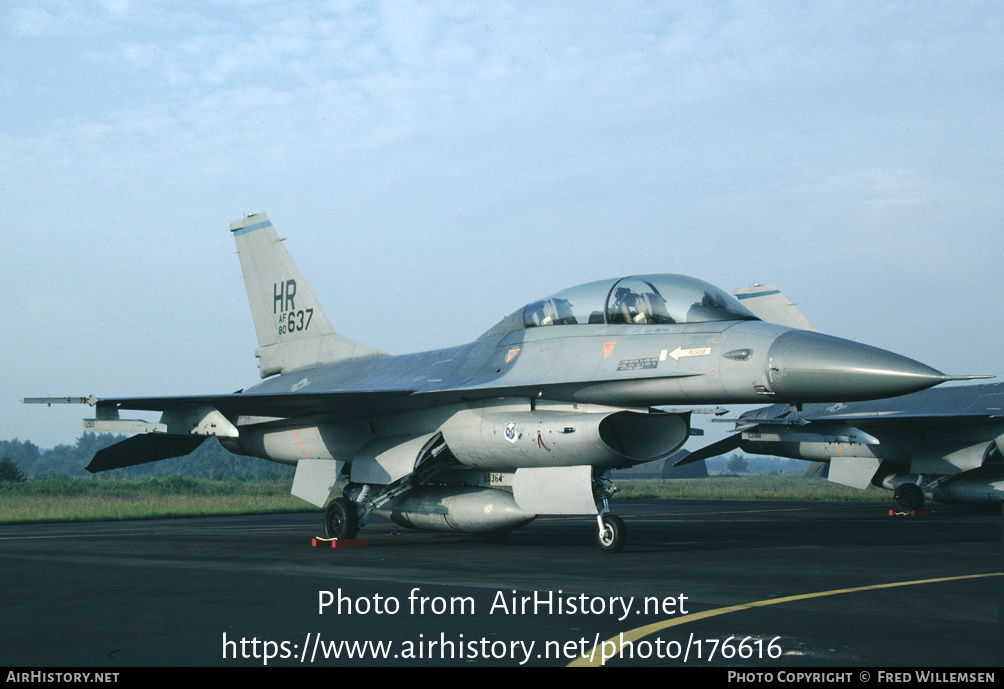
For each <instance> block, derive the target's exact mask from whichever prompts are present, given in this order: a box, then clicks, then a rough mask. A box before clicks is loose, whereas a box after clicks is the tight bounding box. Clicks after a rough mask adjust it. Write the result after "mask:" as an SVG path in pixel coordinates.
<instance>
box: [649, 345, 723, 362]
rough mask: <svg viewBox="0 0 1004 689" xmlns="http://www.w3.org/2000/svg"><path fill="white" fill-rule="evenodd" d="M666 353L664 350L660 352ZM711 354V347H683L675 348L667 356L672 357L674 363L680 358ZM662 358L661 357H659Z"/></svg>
mask: <svg viewBox="0 0 1004 689" xmlns="http://www.w3.org/2000/svg"><path fill="white" fill-rule="evenodd" d="M662 351H664V352H665V351H666V350H662ZM710 354H711V347H696V348H694V349H684V348H683V347H677V348H676V349H674V350H673V351H672V352H670V353H669V356H671V357H673V360H674V361H679V360H680V357H683V356H708V355H710ZM660 358H662V357H660Z"/></svg>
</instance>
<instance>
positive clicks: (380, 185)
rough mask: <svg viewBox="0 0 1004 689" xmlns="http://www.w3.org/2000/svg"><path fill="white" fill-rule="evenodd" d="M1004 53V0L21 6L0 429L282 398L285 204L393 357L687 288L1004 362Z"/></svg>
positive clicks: (13, 0) (1, 49) (329, 289)
mask: <svg viewBox="0 0 1004 689" xmlns="http://www.w3.org/2000/svg"><path fill="white" fill-rule="evenodd" d="M1002 39H1004V5H1001V4H1000V3H997V2H833V3H827V2H813V3H759V2H701V3H692V2H660V3H651V2H631V1H623V0H621V1H618V2H599V1H588V0H586V1H582V2H575V3H567V2H546V1H545V2H533V3H531V2H459V1H457V2H451V1H448V0H444V1H443V2H436V3H428V2H408V1H406V0H393V1H391V2H317V1H314V0H311V1H305V2H257V1H254V0H240V1H238V0H215V1H213V0H207V1H206V2H201V3H174V2H160V1H157V0H149V1H145V2H140V1H138V0H137V1H132V0H106V1H104V2H79V1H77V0H65V1H63V0H38V1H35V2H27V1H18V0H10V1H8V2H4V3H3V4H2V5H0V104H2V107H0V241H2V247H3V249H2V253H0V261H2V263H0V296H2V300H3V306H2V307H0V308H2V311H0V313H2V315H3V317H4V318H3V320H4V322H5V327H4V328H2V329H0V338H2V339H0V351H2V352H3V364H4V365H3V366H2V367H0V390H2V391H3V395H2V396H0V397H2V398H0V439H15V438H17V439H21V440H31V441H32V442H34V443H36V444H37V445H39V446H41V447H43V448H46V447H52V446H54V445H56V444H59V443H72V442H74V440H75V439H76V438H77V437H78V436H79V435H80V433H81V432H82V426H81V419H82V418H83V417H84V416H88V415H90V414H89V410H88V409H87V408H86V407H78V406H70V407H52V408H45V407H37V406H27V405H22V404H20V403H19V400H20V398H22V397H26V396H28V397H33V396H44V395H75V396H77V395H79V396H86V395H90V394H94V395H97V396H98V397H121V396H139V395H142V396H149V395H180V394H203V393H207V394H208V393H220V392H230V391H234V390H237V389H241V388H244V387H246V386H249V385H251V384H253V383H255V382H257V381H258V371H257V366H256V360H255V358H254V355H253V352H254V349H255V346H256V340H255V336H254V330H253V326H252V323H251V317H250V311H249V309H248V305H247V297H246V293H245V292H244V286H243V282H242V280H241V273H240V266H239V263H238V261H237V256H236V253H235V248H234V244H233V239H232V238H231V236H230V232H229V231H228V227H229V224H230V223H231V222H232V221H234V220H237V219H239V218H241V217H242V216H243V215H244V214H245V213H248V212H259V211H263V212H266V213H268V215H269V218H270V219H271V220H272V222H273V224H275V226H276V228H277V230H278V231H279V234H280V236H283V237H286V238H287V242H286V246H287V248H288V249H289V250H290V252H291V253H292V255H293V257H294V259H295V260H296V261H297V264H298V265H299V267H300V269H301V271H302V273H303V274H304V276H305V278H306V279H307V280H308V281H309V283H310V285H311V287H312V288H313V291H314V293H315V294H316V295H317V297H318V298H319V299H320V300H321V302H322V303H323V304H324V306H325V311H326V312H327V315H328V317H329V318H330V320H331V321H332V323H333V324H334V325H335V328H336V329H337V330H338V331H339V332H341V333H342V334H344V335H346V336H348V337H351V338H353V339H356V340H360V341H362V342H365V343H367V344H370V345H372V346H374V347H377V348H378V349H382V350H384V351H387V352H391V353H405V352H414V351H423V350H428V349H435V348H439V347H447V346H452V345H456V344H461V343H464V342H467V341H470V340H472V339H474V338H475V337H477V336H478V335H479V334H480V333H482V332H484V331H485V330H487V329H488V328H489V327H490V326H491V325H493V324H494V323H495V322H497V321H498V320H500V319H501V318H502V317H503V316H505V315H506V314H508V313H511V312H512V311H514V310H515V309H516V308H518V307H519V306H521V305H522V304H524V303H526V302H529V301H531V300H534V299H537V298H540V297H543V296H546V295H548V294H551V293H554V292H557V291H559V290H561V289H564V288H567V287H570V286H572V285H575V284H580V283H584V282H590V281H593V280H600V279H606V278H613V277H618V276H622V275H631V274H641V273H682V274H685V275H692V276H694V277H697V278H700V279H702V280H706V281H708V282H711V283H713V284H715V285H718V286H719V287H721V288H723V289H726V290H728V291H731V290H733V289H735V288H739V287H744V286H748V285H751V284H754V283H769V282H773V283H775V284H776V285H778V287H780V288H781V289H782V291H784V293H785V294H786V295H787V296H788V297H789V298H790V299H791V300H792V301H794V302H796V303H797V304H798V307H799V309H800V310H801V311H802V312H803V313H804V314H805V315H806V317H807V318H808V319H809V320H810V321H811V322H812V323H813V325H814V326H815V327H816V328H818V329H819V330H821V331H822V332H825V333H828V334H831V335H837V336H840V337H845V338H849V339H853V340H857V341H860V342H864V343H867V344H870V345H874V346H878V347H882V348H884V349H889V350H892V351H895V352H898V353H900V354H904V355H906V356H909V357H912V358H915V359H918V360H919V361H922V362H924V363H926V364H928V365H931V366H933V367H935V368H937V369H939V370H942V371H944V372H946V373H950V374H990V375H996V376H998V378H1000V377H1002V376H1004V364H1002V359H1001V356H1000V354H999V350H998V349H997V345H998V344H999V341H1000V324H1001V323H1002V322H1004V306H1002V303H1001V299H1000V294H1001V292H1000V288H999V286H998V282H999V280H998V278H999V275H1000V271H1001V266H1002V264H1004V261H1002V258H1004V255H1002V254H1004V252H1002V249H1001V246H1002V240H1004V174H1002V173H1004V169H1002V168H1004V132H1002V130H1001V127H1002V123H1004V88H1002V86H1001V84H1004V40H1002Z"/></svg>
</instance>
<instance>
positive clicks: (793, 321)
mask: <svg viewBox="0 0 1004 689" xmlns="http://www.w3.org/2000/svg"><path fill="white" fill-rule="evenodd" d="M733 294H735V295H736V297H737V298H738V299H739V301H740V302H742V305H743V306H745V307H746V308H747V309H749V310H750V311H752V312H753V314H754V315H755V316H756V317H757V318H759V319H760V320H762V321H767V322H768V323H774V324H775V325H784V326H787V327H789V328H798V329H799V330H811V331H813V332H818V331H817V330H816V329H815V328H813V327H812V325H811V324H810V323H809V321H808V320H807V319H806V317H805V316H803V315H802V312H801V311H799V310H798V309H797V308H795V305H794V304H792V303H791V302H790V301H788V297H786V296H784V295H783V294H781V290H779V289H778V288H777V287H775V286H774V285H753V286H752V287H743V288H742V289H737V290H736V291H735V292H733Z"/></svg>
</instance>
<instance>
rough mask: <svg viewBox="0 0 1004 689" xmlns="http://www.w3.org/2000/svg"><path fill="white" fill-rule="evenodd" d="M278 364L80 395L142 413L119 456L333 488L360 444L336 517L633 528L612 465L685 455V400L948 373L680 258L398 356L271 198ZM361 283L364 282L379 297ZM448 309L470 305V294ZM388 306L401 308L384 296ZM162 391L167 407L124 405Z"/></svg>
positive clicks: (918, 385)
mask: <svg viewBox="0 0 1004 689" xmlns="http://www.w3.org/2000/svg"><path fill="white" fill-rule="evenodd" d="M230 229H231V231H232V232H233V235H234V237H235V240H236V242H237V249H238V253H239V256H240V261H241V269H242V272H243V274H244V280H245V285H246V287H247V292H248V298H249V300H250V304H251V311H252V317H253V320H254V324H255V330H256V333H257V336H258V344H259V347H258V349H257V350H256V352H255V355H256V356H257V357H258V360H259V363H258V366H259V372H260V375H261V377H262V378H263V379H264V381H263V382H261V383H259V384H258V385H256V386H254V387H251V388H249V389H247V390H243V391H238V392H236V393H233V394H228V395H200V396H186V397H145V398H109V399H95V398H93V397H92V398H87V399H86V400H84V399H75V398H65V399H64V400H59V399H51V398H43V399H33V400H27V401H32V402H47V403H52V402H55V401H86V402H88V403H90V404H92V405H94V406H95V407H96V414H95V417H96V418H94V419H87V420H85V422H84V427H85V429H87V430H92V431H97V432H115V433H136V434H138V435H135V436H134V437H131V438H129V439H127V440H124V441H122V442H120V443H117V444H116V445H113V446H111V447H109V448H107V449H105V450H102V451H100V452H98V453H97V454H96V455H95V457H94V459H93V460H92V461H91V463H90V464H89V465H88V467H87V468H88V469H89V470H91V471H104V470H107V469H113V468H117V467H123V466H129V465H133V464H141V463H144V462H150V461H156V460H159V459H165V458H168V457H174V456H179V455H184V454H187V453H188V452H191V451H192V450H193V449H195V448H196V447H197V446H198V445H199V444H200V443H201V442H202V441H203V440H204V439H205V438H206V437H208V436H212V435H215V436H217V437H218V438H219V439H220V442H221V443H222V444H223V446H224V447H226V448H227V449H228V450H230V451H232V452H235V453H241V454H248V455H254V456H257V457H263V458H265V459H269V460H273V461H276V462H283V463H287V464H294V465H296V473H295V475H294V480H293V489H292V492H293V494H294V495H297V496H299V497H301V498H303V499H305V500H307V501H309V502H312V503H314V504H316V505H318V506H321V505H323V504H324V503H325V502H326V501H327V499H328V497H329V494H330V491H331V489H332V486H333V485H334V483H335V480H336V478H337V473H338V470H339V469H338V464H337V462H338V461H341V462H343V463H344V464H343V466H342V467H341V475H342V476H343V477H344V478H345V479H346V480H347V481H348V485H347V487H346V488H345V489H344V491H343V495H342V496H340V497H338V498H336V499H334V500H332V501H331V502H330V504H329V505H328V507H327V510H326V511H325V528H326V531H327V533H328V535H329V536H330V537H334V538H351V537H354V536H355V534H356V532H357V531H358V528H359V526H360V525H361V524H363V523H365V521H366V519H367V518H368V517H369V516H370V515H371V514H373V515H377V516H380V517H384V518H386V519H389V520H391V521H394V522H395V523H398V524H401V525H404V526H409V527H415V528H427V529H439V530H452V531H460V532H468V533H481V534H484V535H486V536H487V537H491V538H501V537H504V536H506V535H508V533H509V532H510V531H511V530H512V529H514V528H516V527H518V526H520V525H522V524H526V523H528V522H529V521H531V520H533V519H534V518H535V517H536V516H537V515H539V514H591V515H595V516H596V519H597V538H598V541H599V544H600V546H601V547H602V548H604V549H605V550H608V551H618V550H620V549H621V548H623V546H624V543H625V539H626V529H625V527H624V524H623V522H622V520H620V519H619V518H618V517H616V516H615V515H612V514H610V512H609V503H608V498H609V496H610V495H611V494H612V492H613V491H614V490H616V488H614V487H613V486H612V484H611V483H610V482H609V481H607V480H606V479H605V478H604V476H603V474H604V472H605V471H607V470H609V469H613V468H619V467H627V466H631V465H634V464H638V463H640V462H646V461H651V460H655V459H660V458H664V457H667V456H669V455H670V454H672V453H673V452H675V451H676V450H677V449H679V448H680V447H681V446H682V445H683V443H684V442H685V441H686V439H687V437H688V435H690V433H691V430H690V412H689V411H686V410H684V411H679V410H676V411H664V410H659V409H656V408H655V407H658V406H664V405H678V404H686V405H690V404H706V403H713V404H720V403H756V402H759V401H762V400H765V399H768V400H772V401H784V402H789V403H794V404H802V403H804V402H814V401H828V402H835V401H846V400H860V399H872V398H881V397H888V396H890V395H899V394H904V393H908V392H913V391H916V390H921V389H924V388H927V387H930V386H933V385H937V384H938V383H941V382H943V381H945V380H950V379H951V377H950V376H946V375H944V374H942V373H940V372H938V371H936V370H934V369H932V368H930V367H928V366H925V365H923V364H921V363H918V362H916V361H913V360H911V359H907V358H905V357H902V356H899V355H897V354H893V353H891V352H887V351H884V350H880V349H876V348H874V347H869V346H867V345H863V344H859V343H856V342H851V341H848V340H842V339H839V338H835V337H830V336H827V335H822V334H820V333H816V332H809V331H806V330H801V329H797V328H791V327H786V326H781V325H776V324H771V323H766V322H763V321H762V320H760V319H758V318H757V317H756V316H755V315H754V314H753V313H751V312H750V311H749V310H748V309H746V308H745V307H743V306H742V304H741V303H740V302H739V300H737V299H736V298H734V297H733V296H731V295H729V294H727V293H725V292H723V291H722V290H720V289H718V288H716V287H714V286H712V285H709V284H707V283H705V282H702V281H700V280H696V279H694V278H689V277H685V276H681V275H641V276H632V277H626V278H621V279H615V280H603V281H599V282H594V283H589V284H586V285H580V286H578V287H573V288H571V289H568V290H564V291H562V292H559V293H557V294H555V295H552V296H550V297H547V298H545V299H542V300H540V301H536V302H533V303H531V304H528V305H526V306H525V307H523V308H521V309H519V310H517V311H515V312H514V313H512V314H511V315H510V316H508V317H507V318H505V319H503V320H502V321H501V322H499V323H498V324H496V325H495V326H494V327H492V328H490V329H489V330H488V331H487V332H485V333H484V334H483V335H482V336H481V337H479V338H478V339H477V340H475V341H474V342H471V343H469V344H466V345H461V346H459V347H453V348H449V349H443V350H436V351H431V352H423V353H418V354H407V355H399V356H389V355H387V354H385V353H383V352H380V351H378V350H375V349H373V348H372V347H369V346H367V345H364V344H361V343H359V342H355V341H352V340H349V339H348V338H345V337H343V336H341V335H339V334H338V333H336V332H335V330H334V329H333V327H332V325H331V323H330V321H329V320H328V318H327V317H326V316H325V314H324V312H323V311H322V309H321V307H320V305H319V303H318V302H317V300H316V298H315V297H314V295H313V293H312V292H311V290H310V288H309V287H308V285H307V283H306V281H305V280H304V279H303V276H302V275H301V274H300V272H299V270H298V269H297V268H296V266H295V265H294V264H293V261H292V259H291V258H290V256H289V253H288V252H287V251H286V249H285V246H284V245H283V244H282V240H280V239H279V237H278V235H277V234H276V232H275V229H274V228H273V226H272V223H271V222H270V221H269V220H268V218H267V216H265V215H264V214H258V215H250V216H248V217H245V218H243V219H241V220H238V221H236V222H234V223H232V224H231V226H230ZM363 296H364V295H362V294H358V295H356V298H363ZM444 312H445V313H446V314H447V315H448V317H453V318H463V319H464V320H467V319H469V317H470V316H469V314H460V313H450V310H449V304H445V305H444ZM372 314H373V317H374V318H393V308H390V307H389V306H387V305H383V304H373V305H372ZM122 409H132V410H146V411H159V412H161V417H160V420H159V422H156V423H153V422H148V421H144V420H138V419H122V418H120V416H119V411H120V410H122Z"/></svg>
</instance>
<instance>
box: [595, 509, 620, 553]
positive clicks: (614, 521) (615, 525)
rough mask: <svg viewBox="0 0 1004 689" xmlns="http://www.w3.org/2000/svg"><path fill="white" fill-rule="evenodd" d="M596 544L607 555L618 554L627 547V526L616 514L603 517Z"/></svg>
mask: <svg viewBox="0 0 1004 689" xmlns="http://www.w3.org/2000/svg"><path fill="white" fill-rule="evenodd" d="M596 541H597V543H599V544H600V547H601V548H603V549H604V550H605V551H607V552H608V553H619V552H620V551H622V550H624V546H625V545H627V526H625V525H624V520H623V519H621V518H620V517H618V516H617V515H616V514H605V515H603V531H602V532H600V533H599V534H597V536H596Z"/></svg>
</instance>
